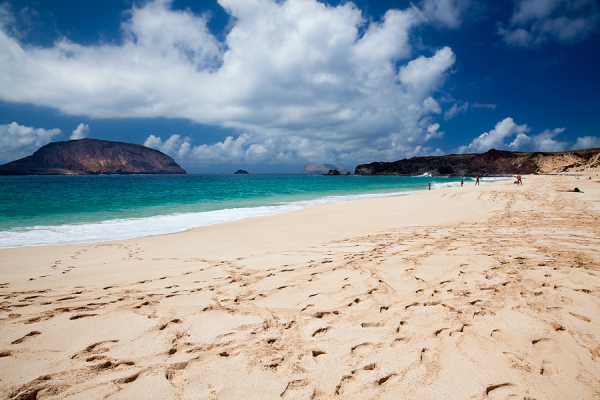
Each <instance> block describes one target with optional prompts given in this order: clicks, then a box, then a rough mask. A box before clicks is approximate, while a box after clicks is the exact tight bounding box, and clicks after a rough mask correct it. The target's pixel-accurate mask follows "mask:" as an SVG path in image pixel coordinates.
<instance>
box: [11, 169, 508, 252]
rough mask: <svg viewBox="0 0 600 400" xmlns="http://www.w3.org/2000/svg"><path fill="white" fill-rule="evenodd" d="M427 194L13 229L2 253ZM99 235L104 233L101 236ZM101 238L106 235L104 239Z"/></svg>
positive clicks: (365, 196)
mask: <svg viewBox="0 0 600 400" xmlns="http://www.w3.org/2000/svg"><path fill="white" fill-rule="evenodd" d="M484 179H485V178H484ZM506 179H509V178H502V177H491V178H487V179H485V180H482V183H483V184H490V183H495V182H498V181H504V180H506ZM457 186H458V182H448V183H446V182H444V183H435V184H434V185H432V188H434V190H439V189H441V188H444V187H457ZM424 191H427V189H426V188H424V189H420V190H413V189H406V190H405V191H390V192H374V193H358V194H344V195H327V196H323V197H317V198H314V199H308V200H295V201H290V202H286V203H281V204H279V203H276V204H270V205H262V206H254V207H238V208H224V209H218V210H214V211H200V212H181V213H174V214H164V215H155V216H148V217H137V218H128V219H111V220H105V221H98V222H82V223H77V224H63V225H47V226H43V225H42V226H30V227H22V228H13V229H10V230H7V231H0V249H8V248H21V247H36V246H54V245H65V244H91V243H102V242H105V241H107V239H106V237H108V236H111V235H112V236H113V237H114V236H115V232H117V234H116V236H117V237H116V238H115V239H112V240H111V241H114V240H127V239H136V238H142V237H149V236H160V235H167V234H173V233H179V232H185V231H188V230H190V229H194V228H197V227H202V226H212V225H218V224H225V223H230V222H235V221H239V220H243V219H247V218H255V217H263V216H272V215H277V214H282V213H286V212H293V211H297V210H300V209H302V208H305V207H313V206H318V205H324V204H334V203H343V202H348V201H357V200H365V199H376V198H385V197H398V196H407V195H411V194H415V193H420V192H424ZM99 231H100V232H102V233H98V232H99ZM99 235H100V237H99ZM102 235H104V237H102ZM73 237H77V239H73ZM24 243H27V244H24Z"/></svg>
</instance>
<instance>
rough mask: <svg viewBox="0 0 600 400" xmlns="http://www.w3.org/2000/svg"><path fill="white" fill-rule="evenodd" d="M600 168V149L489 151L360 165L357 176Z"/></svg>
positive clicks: (560, 171) (543, 171) (505, 172)
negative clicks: (554, 151)
mask: <svg viewBox="0 0 600 400" xmlns="http://www.w3.org/2000/svg"><path fill="white" fill-rule="evenodd" d="M599 166H600V149H587V150H573V151H562V152H556V153H553V152H513V151H501V150H494V149H492V150H489V151H487V152H485V153H483V154H450V155H446V156H431V157H413V158H408V159H406V158H405V159H403V160H398V161H394V162H373V163H370V164H361V165H357V166H356V169H355V170H354V174H355V175H409V176H417V175H424V174H431V175H432V176H506V175H514V174H523V175H526V174H553V173H564V172H577V171H583V170H585V169H586V168H594V167H599Z"/></svg>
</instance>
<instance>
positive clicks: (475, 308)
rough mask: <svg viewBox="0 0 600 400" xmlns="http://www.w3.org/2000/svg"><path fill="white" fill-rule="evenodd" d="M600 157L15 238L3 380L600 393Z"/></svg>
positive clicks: (29, 387) (145, 391) (363, 393)
mask: <svg viewBox="0 0 600 400" xmlns="http://www.w3.org/2000/svg"><path fill="white" fill-rule="evenodd" d="M596 173H597V171H595V172H593V175H592V176H594V180H587V179H584V177H581V178H580V179H576V178H575V177H573V176H525V177H523V182H524V185H523V186H517V185H514V184H512V182H502V183H495V184H490V185H481V186H477V187H475V186H473V185H472V184H469V185H468V186H465V187H463V188H459V187H449V188H444V189H441V190H435V191H431V192H423V193H419V194H415V195H410V196H402V197H394V198H383V199H371V200H364V201H355V202H348V203H339V204H331V205H323V206H315V207H309V208H306V209H303V210H301V211H297V212H292V213H288V214H282V215H277V216H271V217H264V218H255V219H249V220H244V221H238V222H235V223H230V224H223V225H218V226H212V227H204V228H198V229H194V230H191V231H188V232H183V233H179V234H173V235H164V236H155V237H148V238H140V239H134V240H127V241H119V242H108V243H101V244H97V243H96V244H81V245H68V246H47V247H30V248H20V249H4V250H0V394H1V395H2V398H10V399H34V398H38V399H41V398H61V399H70V398H86V399H90V398H107V399H135V398H140V399H142V398H144V399H145V398H164V399H170V398H173V399H198V398H219V399H230V398H231V399H233V398H236V399H239V398H261V399H263V398H265V399H266V398H270V399H271V398H272V399H277V398H284V399H309V398H347V399H363V398H364V399H372V398H377V399H387V398H389V399H440V398H448V399H487V398H502V399H505V398H515V399H527V398H529V399H594V398H600V183H598V182H595V181H596V180H598V179H600V178H598V177H596V176H595V175H594V174H596ZM574 187H579V188H580V189H581V190H582V191H583V192H584V193H568V192H558V191H557V190H560V189H572V188H574Z"/></svg>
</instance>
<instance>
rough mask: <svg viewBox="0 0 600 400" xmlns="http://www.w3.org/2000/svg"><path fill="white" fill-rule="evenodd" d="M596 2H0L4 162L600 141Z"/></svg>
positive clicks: (242, 163)
mask: <svg viewBox="0 0 600 400" xmlns="http://www.w3.org/2000/svg"><path fill="white" fill-rule="evenodd" d="M598 71H600V5H599V4H598V2H597V0H515V1H489V2H481V1H474V0H421V1H413V2H409V1H374V0H371V1H368V0H357V1H354V2H346V1H328V2H318V1H316V0H287V1H281V0H280V1H274V0H219V1H215V0H205V1H186V0H173V1H168V0H154V1H132V0H104V1H101V2H81V1H69V0H62V1H50V0H38V1H34V0H32V1H24V0H9V1H4V2H2V0H0V163H5V162H9V161H12V160H14V159H17V158H20V157H24V156H27V155H29V154H31V153H32V152H33V151H34V150H36V149H37V148H38V147H40V146H41V145H43V144H46V143H48V142H50V141H62V140H69V139H70V138H73V139H76V138H82V137H90V138H97V139H107V140H118V141H124V142H133V143H139V144H145V145H147V146H150V147H154V148H157V149H159V150H161V151H164V152H165V153H167V154H169V155H170V156H172V157H173V158H175V159H176V160H177V161H178V162H179V163H180V164H181V165H182V166H183V167H184V168H186V169H187V170H188V172H198V173H220V172H225V173H228V172H233V171H235V170H236V169H238V168H244V169H247V170H248V171H250V172H255V173H268V172H285V173H287V172H292V173H293V172H299V171H300V170H301V169H302V168H303V167H304V165H305V164H307V163H335V164H338V165H340V166H343V167H346V168H349V169H353V168H354V166H355V165H357V164H360V163H369V162H372V161H393V160H397V159H401V158H405V157H413V156H421V155H435V154H449V153H460V152H483V151H487V150H489V149H490V148H496V149H506V150H518V151H532V150H536V151H559V150H569V149H576V148H589V147H600V112H599V109H600V107H599V105H600V102H599V95H598V94H599V93H600V79H599V78H598Z"/></svg>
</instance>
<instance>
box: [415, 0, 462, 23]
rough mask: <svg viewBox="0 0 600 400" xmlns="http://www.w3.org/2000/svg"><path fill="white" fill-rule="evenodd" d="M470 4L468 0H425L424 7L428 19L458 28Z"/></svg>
mask: <svg viewBox="0 0 600 400" xmlns="http://www.w3.org/2000/svg"><path fill="white" fill-rule="evenodd" d="M468 4H469V2H468V1H467V0H424V1H423V2H422V8H423V12H424V14H425V15H426V16H427V17H428V19H430V20H432V21H436V22H439V23H441V24H442V25H445V26H447V27H449V28H456V27H458V26H459V25H460V24H461V22H462V14H463V12H464V11H465V10H466V8H467V6H468Z"/></svg>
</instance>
